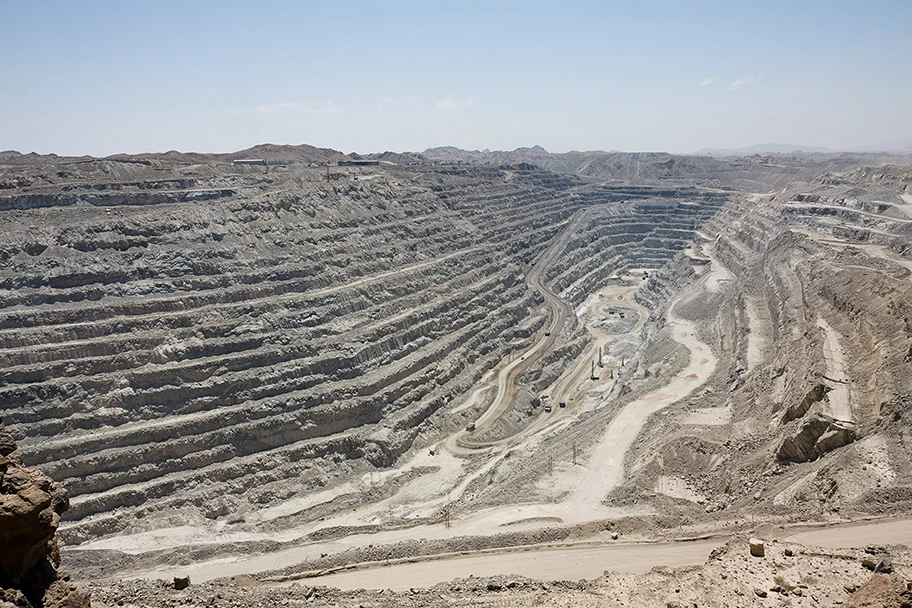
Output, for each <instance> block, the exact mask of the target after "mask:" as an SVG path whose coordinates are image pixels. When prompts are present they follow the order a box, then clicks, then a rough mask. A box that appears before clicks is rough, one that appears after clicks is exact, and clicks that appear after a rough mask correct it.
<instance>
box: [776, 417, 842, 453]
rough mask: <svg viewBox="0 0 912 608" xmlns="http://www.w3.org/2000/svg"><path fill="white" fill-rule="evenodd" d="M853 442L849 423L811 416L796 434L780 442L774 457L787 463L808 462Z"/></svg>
mask: <svg viewBox="0 0 912 608" xmlns="http://www.w3.org/2000/svg"><path fill="white" fill-rule="evenodd" d="M853 441H855V429H854V427H853V425H852V424H851V423H847V422H842V421H834V420H829V419H827V418H824V417H822V416H813V417H811V418H810V419H808V420H805V421H804V422H802V423H801V427H800V428H799V430H798V432H797V433H795V434H794V435H792V436H790V437H785V438H784V439H783V440H782V442H781V443H780V444H779V448H778V450H777V451H776V457H777V458H778V459H779V460H782V461H787V462H808V461H811V460H816V459H818V458H820V457H821V456H823V455H824V454H826V453H827V452H830V451H832V450H835V449H836V448H840V447H842V446H844V445H848V444H850V443H852V442H853Z"/></svg>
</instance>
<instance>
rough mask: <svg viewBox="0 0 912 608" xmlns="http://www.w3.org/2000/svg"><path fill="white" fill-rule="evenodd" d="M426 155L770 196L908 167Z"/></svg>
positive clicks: (793, 158) (445, 151)
mask: <svg viewBox="0 0 912 608" xmlns="http://www.w3.org/2000/svg"><path fill="white" fill-rule="evenodd" d="M421 156H422V157H423V158H425V159H427V160H430V161H434V162H462V163H471V164H495V165H497V164H507V163H512V164H516V163H529V164H532V165H535V166H538V167H542V168H544V169H548V170H549V171H554V172H557V173H569V174H573V175H579V176H582V177H590V178H596V179H602V180H609V181H611V182H615V183H629V184H640V185H642V184H652V185H660V184H675V185H677V186H680V185H682V184H691V185H697V186H701V187H704V188H708V187H715V188H726V189H735V190H743V191H747V192H767V191H769V190H771V189H779V188H783V187H785V186H787V185H788V184H790V183H793V182H797V181H802V182H808V181H811V180H813V179H815V178H816V177H817V176H818V175H820V174H821V173H823V172H826V171H849V170H852V169H854V168H856V167H858V166H859V165H862V164H868V165H872V164H876V165H885V164H889V163H908V162H909V161H910V157H909V156H908V155H905V156H904V155H901V154H900V155H896V154H850V153H842V154H752V155H750V156H744V157H740V158H716V157H710V156H693V155H680V154H668V153H664V152H602V151H600V150H594V151H588V152H579V151H572V152H563V153H551V152H548V151H547V150H545V149H544V148H542V147H540V146H534V147H532V148H517V149H516V150H512V151H487V150H485V151H484V152H478V151H467V150H460V149H459V148H453V147H442V148H430V149H428V150H425V151H424V152H422V153H421Z"/></svg>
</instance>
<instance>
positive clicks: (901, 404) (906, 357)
mask: <svg viewBox="0 0 912 608" xmlns="http://www.w3.org/2000/svg"><path fill="white" fill-rule="evenodd" d="M780 213H781V214H782V215H779V214H780ZM791 213H792V211H791V210H790V209H780V208H778V207H777V206H776V205H764V204H761V205H758V204H757V203H756V202H750V203H748V202H743V203H740V204H738V203H732V204H730V205H726V206H725V207H724V208H723V210H722V211H721V212H720V213H719V214H718V215H717V216H716V217H715V218H714V219H713V220H712V221H711V222H710V223H709V225H708V226H707V227H706V229H705V230H704V233H706V234H707V235H708V236H709V237H710V238H711V239H712V242H713V244H714V251H715V254H716V256H717V257H718V259H719V261H720V262H721V263H722V264H723V265H724V266H725V267H726V268H727V269H728V270H729V271H731V272H732V273H733V275H734V277H735V278H734V281H733V285H731V289H726V290H725V293H726V298H727V299H728V304H727V305H725V306H723V307H722V308H721V309H720V311H721V314H720V322H718V323H717V324H716V325H715V330H714V332H713V333H714V334H715V335H716V340H717V347H719V352H721V353H722V354H723V357H722V358H721V359H720V365H719V366H718V368H717V376H718V374H727V375H726V376H722V377H721V379H722V380H723V381H724V382H725V384H727V385H728V387H729V391H728V392H727V394H723V395H718V396H716V397H715V400H716V401H717V402H715V403H709V402H707V403H705V404H704V405H716V406H723V405H726V403H728V404H730V405H731V406H732V408H733V418H734V421H735V422H736V424H737V425H738V428H739V429H740V432H739V433H737V434H736V436H735V439H734V449H736V450H737V451H740V452H742V453H744V454H745V456H744V457H743V458H742V459H741V460H740V461H739V463H738V464H734V465H733V466H736V467H739V468H741V469H742V471H740V472H734V471H733V470H732V469H729V468H726V472H725V476H727V477H735V478H737V477H743V478H745V479H750V478H752V477H753V478H754V479H759V477H758V476H759V475H760V473H761V471H770V470H774V469H775V470H780V469H777V468H776V467H781V466H787V467H789V468H786V469H785V471H786V473H787V474H786V475H785V476H784V478H783V481H782V484H780V485H781V486H782V487H785V484H787V482H789V483H790V482H794V480H796V479H797V478H798V477H800V476H801V475H805V474H807V473H808V472H809V471H817V470H818V469H819V468H820V466H825V465H826V463H827V462H830V460H829V459H832V458H839V459H842V460H841V461H840V462H842V463H843V464H841V465H840V467H847V468H848V469H849V470H852V469H853V468H858V469H860V468H861V465H862V464H863V462H862V461H861V459H863V458H867V456H865V455H864V453H863V451H862V452H859V451H858V450H855V449H854V448H853V447H846V446H850V445H851V444H852V443H853V442H854V441H859V440H861V439H863V438H865V437H867V436H869V435H872V434H874V433H881V434H882V435H884V436H886V437H887V438H888V441H890V442H894V443H891V445H894V446H896V447H897V452H896V453H895V454H894V455H893V456H892V458H894V466H893V468H894V470H903V469H905V467H906V466H907V465H908V463H909V448H912V441H910V438H909V437H908V435H909V433H908V431H907V430H906V428H905V427H907V425H903V424H902V423H896V422H895V421H894V422H892V425H893V426H894V427H895V428H893V429H890V428H889V427H890V426H891V421H893V418H894V417H896V416H901V414H899V412H903V411H904V410H905V409H907V408H908V404H909V403H912V399H910V395H912V375H910V374H909V369H910V362H912V354H910V353H912V282H910V281H909V279H908V277H906V276H905V274H906V273H903V272H902V271H901V269H899V268H898V267H896V266H893V267H892V268H891V269H890V270H889V271H886V268H885V267H883V266H882V263H880V262H878V261H876V260H875V261H873V262H872V260H871V259H870V258H866V256H863V255H861V254H859V253H857V252H851V253H850V252H848V251H841V250H839V249H828V248H826V247H825V246H824V245H820V244H817V243H815V242H813V241H811V240H810V239H807V238H804V237H803V236H800V235H797V234H794V233H792V232H790V231H789V230H788V219H789V218H790V217H791ZM847 230H848V228H847ZM865 266H869V267H870V269H869V270H867V269H865ZM747 295H749V296H752V297H754V298H755V301H756V302H759V303H760V305H762V306H764V307H765V311H766V312H768V313H769V318H770V319H771V324H770V326H769V327H768V328H767V331H768V334H769V340H768V346H767V349H766V352H764V353H763V357H762V362H761V363H760V365H758V366H757V367H756V368H755V369H753V370H752V371H750V372H748V371H747V369H746V365H745V363H744V361H745V353H746V348H747V340H748V336H749V330H750V327H749V323H748V319H747V315H746V313H745V311H744V308H743V306H744V298H745V297H746V296H747ZM818 319H824V320H825V321H826V322H827V323H829V325H830V326H832V327H833V328H834V329H835V330H836V332H838V334H839V340H840V344H841V347H842V351H843V353H844V356H845V360H846V369H845V372H846V374H847V378H848V382H847V385H848V391H849V395H850V405H851V411H852V415H853V417H854V421H853V423H851V424H842V423H840V422H838V421H834V420H833V419H832V418H830V417H829V415H828V413H827V411H828V410H827V408H826V407H825V406H826V400H827V399H828V397H827V393H828V392H829V391H830V390H832V388H831V387H833V386H837V385H836V384H834V383H833V382H832V380H831V379H829V378H827V376H826V374H827V367H826V361H825V359H824V356H823V333H822V330H821V329H820V328H819V327H818V325H817V324H818ZM726 346H727V348H726ZM710 401H712V399H710ZM896 420H899V418H896ZM771 421H772V422H771ZM695 433H696V435H697V436H700V435H701V433H700V432H699V431H695ZM901 446H904V447H901ZM719 450H720V453H722V450H721V448H719ZM845 459H848V460H845ZM800 463H806V464H800ZM806 467H811V468H806ZM906 470H907V469H906ZM820 471H822V472H821V473H819V474H818V476H819V477H820V479H819V480H817V481H816V482H815V484H816V485H814V486H813V487H818V486H820V487H824V486H825V489H821V490H820V492H821V493H820V497H821V501H823V502H822V504H838V501H840V500H841V499H840V496H842V495H843V494H845V495H846V496H850V495H851V500H852V502H851V505H850V506H851V507H853V508H859V509H862V508H865V506H864V505H865V500H866V497H867V496H868V494H866V493H861V495H860V496H859V495H858V494H859V492H857V491H856V492H855V493H854V494H853V493H852V491H853V490H850V489H849V488H848V487H846V488H843V489H839V488H838V485H839V484H838V483H837V482H836V481H835V479H834V478H831V477H826V478H824V477H823V476H824V475H827V473H825V471H827V469H826V468H824V469H820ZM717 481H718V483H717V484H715V485H716V486H718V487H716V488H715V489H716V490H719V489H720V488H722V487H723V485H724V484H723V481H724V480H722V479H721V478H720V479H719V480H717ZM909 482H910V480H909V479H908V475H905V476H904V477H903V479H902V481H900V482H899V483H900V485H902V484H909ZM707 483H709V482H707ZM754 483H756V482H754ZM872 484H873V482H872ZM725 487H727V486H725ZM782 487H780V486H777V488H779V490H781V489H782ZM754 489H756V488H755V486H754V485H753V484H746V485H745V486H744V487H743V488H741V491H742V492H744V493H745V497H744V499H745V500H747V499H748V498H749V497H748V496H746V494H747V492H751V493H753V490H754ZM855 490H857V488H856V489H855ZM871 491H872V492H873V491H875V490H873V489H872V490H871ZM877 491H879V490H877ZM731 492H732V494H733V496H730V497H729V499H728V500H729V501H732V500H734V501H735V502H736V503H737V500H738V499H737V494H738V489H737V488H734V489H732V490H731ZM846 500H849V498H846ZM834 501H836V502H835V503H834ZM745 504H748V503H747V502H746V503H745ZM815 507H819V505H810V506H807V505H804V506H802V508H811V509H813V508H815ZM764 508H770V509H773V510H775V508H774V507H771V506H767V507H764ZM779 508H780V509H781V508H786V510H787V509H788V508H792V507H779Z"/></svg>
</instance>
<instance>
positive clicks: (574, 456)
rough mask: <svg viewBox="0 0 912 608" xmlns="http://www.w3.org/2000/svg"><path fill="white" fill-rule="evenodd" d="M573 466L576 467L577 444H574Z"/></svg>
mask: <svg viewBox="0 0 912 608" xmlns="http://www.w3.org/2000/svg"><path fill="white" fill-rule="evenodd" d="M573 466H576V442H575V441H574V442H573Z"/></svg>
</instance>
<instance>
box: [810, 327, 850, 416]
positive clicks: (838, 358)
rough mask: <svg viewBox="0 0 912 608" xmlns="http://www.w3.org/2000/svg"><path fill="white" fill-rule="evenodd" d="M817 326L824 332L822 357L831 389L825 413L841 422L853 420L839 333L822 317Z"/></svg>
mask: <svg viewBox="0 0 912 608" xmlns="http://www.w3.org/2000/svg"><path fill="white" fill-rule="evenodd" d="M817 327H819V328H820V329H822V330H823V332H824V338H823V358H824V361H825V363H826V380H827V384H829V385H830V388H831V389H832V390H831V391H830V392H829V393H827V399H826V402H827V414H828V415H829V416H830V417H832V418H833V419H835V420H839V421H841V422H853V421H854V419H853V418H852V406H851V402H850V395H849V384H848V382H849V380H848V376H846V372H845V353H843V351H842V346H841V345H840V343H839V333H838V332H837V331H836V330H835V329H833V327H832V326H831V325H830V324H829V323H827V322H826V320H825V319H823V318H819V319H817Z"/></svg>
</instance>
